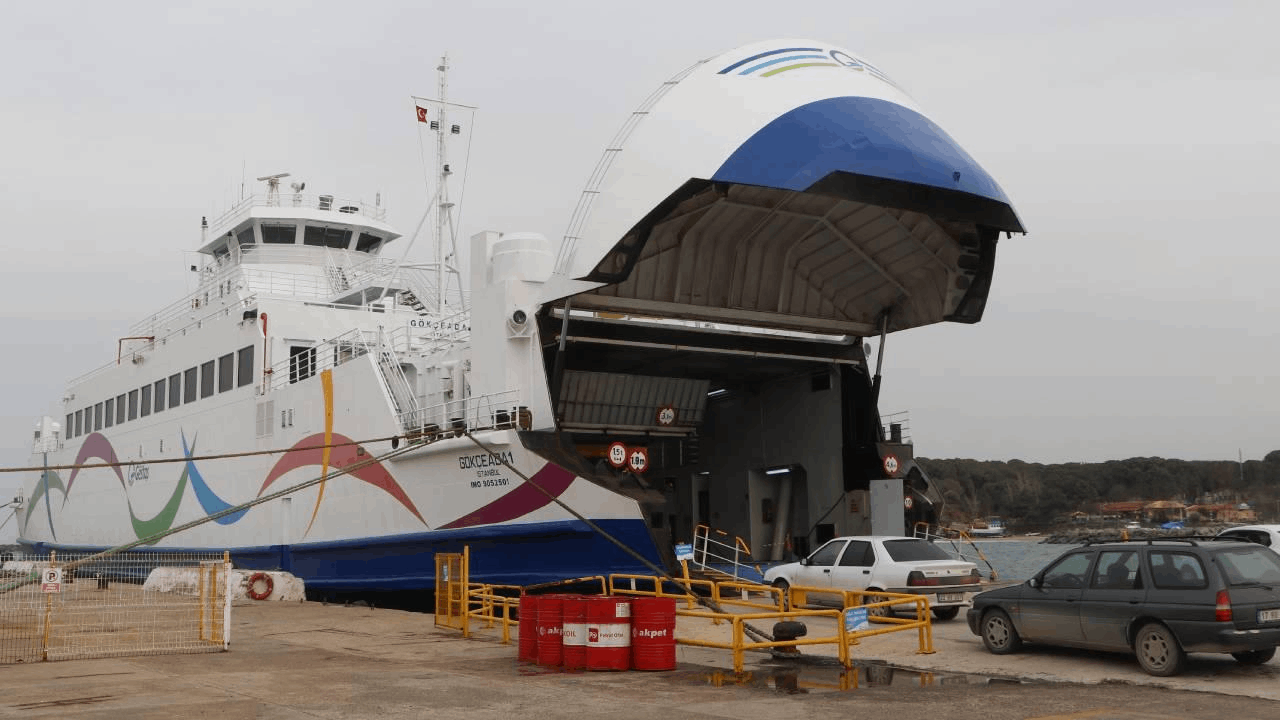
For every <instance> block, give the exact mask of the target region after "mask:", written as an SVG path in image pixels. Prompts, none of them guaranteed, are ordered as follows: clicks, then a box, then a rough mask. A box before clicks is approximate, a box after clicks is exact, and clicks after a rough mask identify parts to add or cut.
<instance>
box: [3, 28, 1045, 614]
mask: <svg viewBox="0 0 1280 720" xmlns="http://www.w3.org/2000/svg"><path fill="white" fill-rule="evenodd" d="M442 67H444V65H443V64H442ZM444 87H445V85H444V82H443V80H442V81H441V96H440V97H439V98H438V99H437V101H436V102H434V103H423V104H422V105H420V106H419V108H418V118H417V119H418V121H419V122H423V123H427V125H426V127H429V128H430V129H429V130H428V129H425V128H424V132H435V133H437V134H438V135H437V138H438V140H439V142H438V150H439V152H438V159H439V160H440V161H441V162H439V166H440V177H439V182H440V186H439V188H438V189H437V191H436V200H435V204H434V205H433V206H432V207H433V211H434V212H435V213H436V221H437V222H436V226H437V228H446V227H447V226H448V224H449V223H448V219H449V218H448V217H447V215H448V213H450V212H451V211H452V207H453V204H452V202H450V200H449V197H448V190H447V184H448V181H449V176H450V174H451V173H450V171H449V166H448V164H447V163H446V162H443V160H444V159H445V157H444V156H445V148H446V146H447V143H446V140H447V139H448V138H447V137H446V136H447V135H449V134H457V133H458V132H459V129H458V128H457V127H456V124H454V123H450V122H449V120H448V117H449V115H448V113H449V112H450V111H451V109H453V108H456V106H453V105H451V104H450V103H448V102H447V101H446V99H445V98H444V93H443V90H444ZM260 181H261V182H262V183H263V185H262V186H261V188H260V190H259V191H258V192H257V193H255V194H253V195H252V196H250V197H246V198H244V199H243V200H242V201H241V202H239V203H238V204H236V205H235V206H233V207H232V208H231V209H230V210H229V211H227V212H225V213H223V214H221V215H219V216H216V217H214V218H213V219H212V220H210V221H207V222H202V226H201V241H200V245H199V251H200V257H201V258H202V260H201V262H200V263H199V264H198V265H196V266H193V268H194V272H196V273H197V274H198V277H199V285H198V287H197V289H196V290H195V292H193V293H191V294H190V295H187V296H185V297H181V298H178V299H177V300H176V301H175V302H172V303H171V304H169V305H167V306H166V307H164V308H163V309H161V310H159V311H158V312H156V313H154V314H152V315H150V316H148V317H146V318H143V319H142V320H141V321H140V322H139V323H137V324H135V325H134V326H132V327H130V328H128V329H123V330H122V332H121V335H120V337H119V340H118V342H117V344H116V346H115V347H113V348H111V355H110V359H109V362H106V364H105V365H104V366H102V367H100V368H98V369H96V370H93V371H91V372H89V373H87V374H85V375H83V376H81V377H78V378H75V379H74V380H72V381H71V382H70V383H68V384H67V386H66V391H65V393H64V394H63V396H62V401H61V404H62V411H61V414H60V416H57V417H45V418H42V419H41V420H39V422H38V423H37V425H36V433H35V444H34V447H33V455H32V462H31V465H32V467H34V468H37V469H36V470H35V471H33V472H31V473H30V474H29V476H28V478H27V479H26V483H25V486H24V488H25V489H24V495H23V500H22V506H21V507H20V508H19V509H18V517H19V520H20V523H21V529H20V537H19V542H20V543H21V544H22V545H24V546H25V547H27V548H28V549H32V550H35V551H41V552H43V551H47V550H58V551H60V552H65V551H97V550H103V549H108V548H113V547H119V546H123V545H127V544H131V543H139V542H142V543H145V545H146V547H148V548H150V549H151V550H153V551H156V552H179V551H190V550H222V549H226V550H229V551H230V552H231V554H232V556H233V558H234V561H235V563H236V564H237V566H239V567H244V568H253V569H281V570H286V571H289V572H291V573H293V574H295V575H297V576H299V577H301V578H303V580H304V581H305V582H306V584H307V586H308V588H309V589H312V590H317V591H321V592H327V591H367V590H388V591H395V590H419V589H428V588H431V587H433V586H434V583H435V566H434V563H433V556H434V554H435V553H437V552H442V551H449V552H453V551H459V550H460V549H461V548H462V547H463V546H469V547H470V549H471V554H472V562H471V568H472V569H471V572H472V579H473V580H479V581H485V582H493V583H509V584H519V585H526V584H530V583H537V582H547V581H553V580H559V579H563V578H573V577H578V576H583V575H594V574H597V573H599V572H601V571H613V572H643V573H649V572H650V568H651V567H652V565H653V564H657V565H659V566H661V565H663V564H664V563H665V564H666V565H668V566H670V565H671V564H672V563H673V561H674V548H675V547H676V546H677V544H680V543H687V542H690V541H691V540H692V537H693V534H694V531H695V528H699V527H711V528H716V529H717V531H718V532H722V533H724V534H725V535H726V536H728V537H736V538H737V541H738V542H741V543H742V544H743V545H749V546H750V547H751V548H754V551H755V553H756V555H757V557H760V558H761V559H766V560H784V559H789V558H792V557H795V556H803V555H805V554H807V552H808V551H809V550H810V549H813V548H816V547H817V546H818V545H820V544H822V543H823V542H825V541H826V540H827V539H830V538H832V537H835V536H839V535H857V534H867V533H876V534H902V533H903V531H904V528H905V527H906V526H908V525H909V524H910V523H911V521H912V520H913V518H912V515H911V513H912V512H916V513H919V512H924V511H927V508H928V506H929V505H930V503H929V502H927V501H926V500H927V497H928V495H929V488H928V481H927V479H926V478H925V477H924V475H923V473H922V472H920V469H919V468H918V467H917V466H916V465H915V463H914V461H913V456H912V445H911V443H910V440H909V438H905V437H903V434H902V432H901V426H900V424H899V423H896V422H886V421H885V420H883V419H882V417H881V415H880V411H879V407H878V395H879V390H880V385H881V372H882V363H883V361H884V356H885V351H886V348H887V343H886V339H887V336H888V335H889V334H892V333H894V332H898V331H902V330H907V329H911V328H917V327H922V326H925V325H930V324H934V323H940V322H956V323H976V322H978V321H979V320H980V319H981V318H982V314H983V310H984V307H985V305H986V301H987V297H988V293H989V291H990V288H991V282H992V277H993V273H994V267H995V256H996V247H997V243H998V240H999V239H1000V236H1001V234H1006V235H1011V234H1012V233H1023V232H1024V229H1023V226H1022V223H1021V221H1020V220H1019V219H1018V217H1017V215H1016V213H1015V212H1014V209H1013V207H1012V205H1011V203H1010V201H1009V199H1008V197H1007V196H1006V195H1005V193H1004V191H1003V190H1002V189H1001V188H1000V186H999V185H998V184H997V183H996V181H995V180H994V179H993V178H992V177H991V176H990V175H989V174H988V173H987V172H986V171H984V170H983V169H982V168H981V167H980V166H979V165H978V163H977V162H976V161H975V160H974V159H973V158H972V157H970V156H969V155H968V154H967V153H966V152H965V151H964V150H963V149H961V148H960V146H959V145H958V144H957V143H956V142H955V141H954V140H953V139H952V138H951V137H950V136H948V135H947V134H946V133H945V132H944V131H943V130H942V129H941V128H940V127H939V126H938V125H937V124H936V123H934V122H933V121H932V120H930V119H929V117H928V116H927V115H926V114H925V113H924V111H923V110H921V109H920V108H919V107H918V106H917V104H916V103H915V102H914V101H913V100H912V99H911V98H910V97H909V96H908V95H907V94H906V93H905V92H904V91H903V90H902V89H901V88H900V87H899V86H898V84H897V83H895V82H894V80H893V79H892V78H891V77H890V76H889V75H888V74H886V73H885V72H883V71H882V70H881V69H880V68H878V67H877V66H875V65H873V64H872V63H871V62H869V61H867V60H866V59H864V58H862V57H860V56H858V55H855V54H854V53H852V52H850V51H848V50H845V49H842V48H840V47H838V46H835V45H831V44H828V43H824V42H818V41H811V40H794V39H787V40H776V41H766V42H760V43H755V44H751V45H747V46H745V47H741V48H737V49H734V50H730V51H727V52H724V53H721V54H719V55H716V56H714V57H711V58H708V59H705V60H702V61H700V62H697V63H694V64H693V65H692V66H690V67H689V68H687V69H685V70H684V71H682V72H680V73H678V74H677V75H675V76H674V77H672V78H671V79H669V80H668V81H667V82H665V83H663V84H662V85H661V86H660V87H659V88H658V89H657V90H656V91H655V92H654V93H653V94H652V95H651V96H650V97H649V98H648V99H647V100H645V102H644V103H643V104H642V105H641V106H640V107H639V108H638V109H637V110H636V111H635V113H633V114H632V115H631V116H630V117H629V118H628V119H627V120H626V121H625V123H624V124H623V127H622V130H621V131H620V132H619V133H618V135H617V136H616V137H615V138H614V140H613V141H612V142H611V143H610V144H609V146H608V148H607V149H606V151H605V152H604V154H603V157H602V159H601V160H600V162H599V164H598V166H597V167H596V168H595V170H594V172H593V173H592V174H591V176H590V178H589V180H588V182H587V184H586V186H585V188H584V190H583V192H582V195H581V199H580V201H579V203H578V205H577V207H576V209H575V210H574V212H573V214H572V216H571V217H570V218H567V219H566V220H567V229H566V231H565V233H564V235H563V237H561V238H559V239H558V240H556V241H552V240H550V239H548V238H547V237H545V236H544V235H541V234H538V233H533V232H522V231H520V229H518V228H516V229H509V230H506V231H505V232H498V231H486V232H480V233H477V234H475V235H473V236H472V237H471V238H470V243H469V250H470V260H471V262H470V270H469V273H468V275H467V277H466V280H467V281H468V282H467V283H466V285H467V286H468V288H467V291H466V292H463V287H462V286H463V283H462V279H463V278H462V277H461V273H459V272H458V269H457V265H456V263H455V262H454V260H453V258H454V257H456V253H452V252H444V251H443V250H442V248H443V247H444V246H445V245H446V244H448V238H447V237H446V235H447V233H443V232H439V231H438V232H437V237H436V242H437V253H436V261H435V262H434V263H427V264H424V265H406V264H404V263H401V262H398V261H397V260H396V259H395V257H396V253H397V252H398V251H397V250H396V248H397V247H398V246H399V245H401V244H403V243H405V242H406V241H405V240H404V239H402V238H401V234H400V233H399V231H397V230H396V229H395V228H393V227H392V226H391V225H389V224H388V223H387V221H386V208H384V207H383V206H382V204H381V202H380V201H379V200H378V199H376V198H375V200H374V201H373V202H369V201H368V200H367V199H365V198H359V197H352V198H344V197H342V196H340V195H337V194H323V193H319V194H311V193H308V191H307V188H306V186H305V184H304V183H301V182H297V180H296V179H294V178H290V177H289V176H287V175H285V174H277V175H268V176H263V177H262V178H260ZM286 181H287V182H288V186H287V187H284V186H282V185H283V184H284V183H285V182H286ZM193 224H194V223H193ZM871 338H879V350H878V353H877V354H876V357H875V361H874V363H873V362H872V358H871V355H870V345H869V344H868V343H865V342H864V341H865V340H868V339H871ZM103 360H104V361H107V360H108V356H107V355H106V353H105V352H104V358H103ZM264 498H265V499H269V500H270V502H261V503H260V504H254V503H255V501H258V500H262V499H264ZM913 498H914V499H916V501H915V502H913ZM904 506H905V507H906V508H908V509H909V510H908V511H907V512H906V513H904V510H903V509H904ZM912 508H913V509H912ZM202 519H205V520H209V521H207V522H203V523H199V524H195V523H197V522H198V521H201V520H202ZM188 525H192V526H191V527H189V528H188V527H187V526H188ZM179 528H187V529H183V530H182V532H176V533H174V532H172V531H173V530H175V529H179Z"/></svg>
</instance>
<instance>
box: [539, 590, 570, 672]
mask: <svg viewBox="0 0 1280 720" xmlns="http://www.w3.org/2000/svg"><path fill="white" fill-rule="evenodd" d="M563 602H564V600H563V598H562V597H561V596H559V595H543V596H542V597H540V598H538V664H539V665H545V666H547V667H559V666H560V662H561V659H562V657H563V652H562V651H561V649H560V631H561V626H560V623H561V619H560V613H561V606H562V603H563Z"/></svg>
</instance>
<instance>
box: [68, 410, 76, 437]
mask: <svg viewBox="0 0 1280 720" xmlns="http://www.w3.org/2000/svg"><path fill="white" fill-rule="evenodd" d="M75 436H76V416H75V415H68V416H67V437H69V438H73V437H75Z"/></svg>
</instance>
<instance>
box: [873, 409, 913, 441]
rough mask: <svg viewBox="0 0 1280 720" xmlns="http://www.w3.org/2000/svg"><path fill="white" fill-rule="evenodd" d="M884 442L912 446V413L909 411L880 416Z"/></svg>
mask: <svg viewBox="0 0 1280 720" xmlns="http://www.w3.org/2000/svg"><path fill="white" fill-rule="evenodd" d="M880 427H882V428H884V442H891V443H904V444H907V445H910V444H911V413H910V412H909V411H907V410H902V411H900V412H895V413H888V414H887V415H881V416H880Z"/></svg>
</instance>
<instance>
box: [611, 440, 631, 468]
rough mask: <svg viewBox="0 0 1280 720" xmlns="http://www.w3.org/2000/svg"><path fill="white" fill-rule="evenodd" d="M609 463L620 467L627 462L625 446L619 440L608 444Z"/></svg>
mask: <svg viewBox="0 0 1280 720" xmlns="http://www.w3.org/2000/svg"><path fill="white" fill-rule="evenodd" d="M609 464H610V465H612V466H614V467H616V468H620V467H622V466H624V465H626V464H627V446H626V445H623V444H622V443H620V442H615V443H610V444H609Z"/></svg>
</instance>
